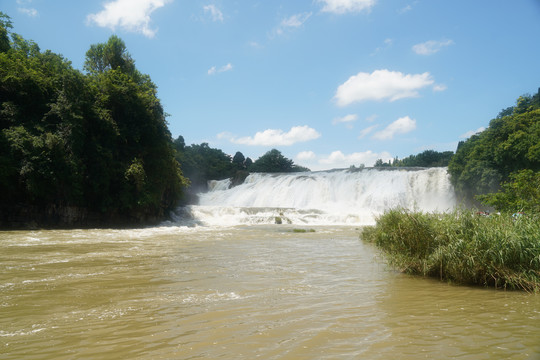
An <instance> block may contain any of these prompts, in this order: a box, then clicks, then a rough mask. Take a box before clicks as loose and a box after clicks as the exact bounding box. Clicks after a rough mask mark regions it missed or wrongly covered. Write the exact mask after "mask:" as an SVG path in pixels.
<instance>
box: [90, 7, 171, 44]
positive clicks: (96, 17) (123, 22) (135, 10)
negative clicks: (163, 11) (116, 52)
mask: <svg viewBox="0 0 540 360" xmlns="http://www.w3.org/2000/svg"><path fill="white" fill-rule="evenodd" d="M170 1H171V0H114V1H109V2H106V3H105V4H104V5H103V7H104V9H103V10H102V11H100V12H98V13H96V14H90V15H88V16H87V18H86V19H87V21H88V22H89V23H94V24H96V25H98V26H101V27H107V28H110V29H112V30H113V31H115V30H116V28H121V29H123V30H125V31H130V32H138V33H141V34H143V35H144V36H146V37H149V38H152V37H154V35H155V34H156V31H157V30H155V29H151V28H150V15H151V14H152V13H153V12H154V11H155V10H157V9H159V8H161V7H163V6H165V4H167V3H168V2H170Z"/></svg>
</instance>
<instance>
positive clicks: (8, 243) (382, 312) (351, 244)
mask: <svg viewBox="0 0 540 360" xmlns="http://www.w3.org/2000/svg"><path fill="white" fill-rule="evenodd" d="M313 229H314V230H315V232H306V233H295V232H293V231H292V230H293V228H292V227H291V226H286V225H263V226H236V227H192V228H189V227H181V226H169V227H156V228H148V229H140V230H72V231H14V232H0V269H1V271H0V358H1V359H4V360H10V359H256V358H260V359H424V358H425V359H448V358H458V359H471V360H472V359H474V360H477V359H490V360H493V359H540V295H534V294H527V293H522V292H508V291H507V292H505V291H495V290H489V289H483V288H470V287H461V286H453V285H449V284H446V283H441V282H438V281H434V280H429V279H422V278H416V277H410V276H406V275H403V274H400V273H397V272H394V271H392V269H389V268H388V267H387V266H386V265H385V264H384V261H383V258H382V257H381V255H380V254H379V253H378V252H377V250H376V249H374V248H373V247H372V246H371V245H368V244H365V243H363V242H362V241H361V240H360V239H359V237H358V234H359V230H358V228H355V227H346V226H316V227H313Z"/></svg>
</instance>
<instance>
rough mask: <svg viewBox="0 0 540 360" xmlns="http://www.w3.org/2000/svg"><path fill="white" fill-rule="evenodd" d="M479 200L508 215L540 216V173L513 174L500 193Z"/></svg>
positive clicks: (528, 170)
mask: <svg viewBox="0 0 540 360" xmlns="http://www.w3.org/2000/svg"><path fill="white" fill-rule="evenodd" d="M477 199H478V200H480V201H481V202H482V203H484V204H486V205H489V206H493V207H494V208H495V209H497V210H499V211H503V212H507V213H514V212H518V211H521V212H525V213H533V214H540V171H537V172H534V171H532V170H530V169H524V170H520V171H518V172H516V173H512V174H511V175H510V180H509V181H508V182H505V183H504V184H502V186H501V190H500V191H499V192H497V193H492V194H486V195H478V196H477Z"/></svg>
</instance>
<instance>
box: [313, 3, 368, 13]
mask: <svg viewBox="0 0 540 360" xmlns="http://www.w3.org/2000/svg"><path fill="white" fill-rule="evenodd" d="M318 1H319V2H321V3H323V4H324V6H323V8H322V10H321V11H322V12H329V13H334V14H345V13H348V12H361V11H364V10H365V11H370V10H371V8H372V7H373V6H374V5H375V2H376V0H318Z"/></svg>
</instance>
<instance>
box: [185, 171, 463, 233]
mask: <svg viewBox="0 0 540 360" xmlns="http://www.w3.org/2000/svg"><path fill="white" fill-rule="evenodd" d="M229 184H230V181H229V180H222V181H211V182H210V184H209V185H210V190H209V191H208V192H206V193H203V194H199V198H200V201H199V205H192V206H189V207H187V208H184V209H183V216H182V217H184V216H185V215H186V214H188V215H189V217H191V218H192V219H194V221H196V222H198V223H202V224H206V225H239V224H274V223H276V222H280V221H281V222H282V223H283V224H287V223H289V224H298V225H305V224H310V225H370V224H373V223H374V222H375V217H376V216H377V215H379V214H382V213H383V212H384V211H385V210H388V209H391V208H398V207H399V208H405V209H410V210H419V211H424V212H443V211H448V210H451V209H453V208H454V207H455V205H456V200H455V196H454V190H453V187H452V185H451V184H450V181H449V177H448V174H447V171H446V168H429V169H391V170H378V169H363V170H361V171H349V170H334V171H321V172H309V173H293V174H258V173H256V174H251V175H249V176H248V177H247V178H246V180H245V182H244V183H243V184H242V185H239V186H236V187H233V188H231V189H229Z"/></svg>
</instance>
